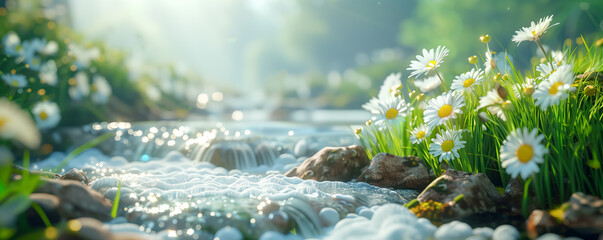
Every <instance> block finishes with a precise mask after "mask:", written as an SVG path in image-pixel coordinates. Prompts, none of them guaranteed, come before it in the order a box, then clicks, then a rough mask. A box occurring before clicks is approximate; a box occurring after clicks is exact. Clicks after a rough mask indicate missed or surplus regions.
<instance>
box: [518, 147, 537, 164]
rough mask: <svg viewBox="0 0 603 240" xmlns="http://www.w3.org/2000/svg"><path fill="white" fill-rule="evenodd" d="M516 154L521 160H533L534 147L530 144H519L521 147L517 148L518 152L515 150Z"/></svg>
mask: <svg viewBox="0 0 603 240" xmlns="http://www.w3.org/2000/svg"><path fill="white" fill-rule="evenodd" d="M515 154H516V155H517V159H519V161H520V162H522V163H528V162H530V160H532V156H534V149H533V148H532V146H531V145H529V144H522V145H521V146H519V148H517V152H515Z"/></svg>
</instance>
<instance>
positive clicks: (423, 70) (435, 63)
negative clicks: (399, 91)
mask: <svg viewBox="0 0 603 240" xmlns="http://www.w3.org/2000/svg"><path fill="white" fill-rule="evenodd" d="M448 52H449V51H448V49H446V47H444V46H438V47H437V48H436V49H435V51H434V50H433V49H430V50H429V51H427V50H426V49H423V56H421V55H417V60H418V61H417V60H412V61H410V67H409V68H407V69H406V70H413V72H412V73H410V76H408V78H411V77H414V76H421V75H422V74H427V73H428V72H430V71H431V70H434V69H436V68H438V67H439V66H440V63H442V60H443V59H444V57H446V56H447V55H448Z"/></svg>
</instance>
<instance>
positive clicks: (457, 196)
mask: <svg viewBox="0 0 603 240" xmlns="http://www.w3.org/2000/svg"><path fill="white" fill-rule="evenodd" d="M499 199H500V194H499V193H498V191H497V190H496V188H495V187H494V185H493V184H492V183H491V182H490V180H489V179H488V178H487V177H486V175H484V174H482V173H478V174H475V173H467V172H462V171H456V170H446V172H444V173H443V174H442V175H441V176H440V177H438V178H437V179H436V180H434V181H433V182H432V183H431V184H429V186H427V188H425V190H424V191H423V192H422V193H421V194H420V195H419V196H418V197H417V200H418V201H419V202H428V201H434V202H439V203H442V204H444V205H446V207H447V208H449V210H448V211H450V212H449V214H450V216H447V217H448V218H456V219H458V218H462V217H467V216H470V215H472V214H475V213H482V212H494V211H495V210H496V204H497V203H498V201H499Z"/></svg>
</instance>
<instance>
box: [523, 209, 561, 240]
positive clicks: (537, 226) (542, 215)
mask: <svg viewBox="0 0 603 240" xmlns="http://www.w3.org/2000/svg"><path fill="white" fill-rule="evenodd" d="M559 227H560V225H559V224H558V223H557V222H556V221H555V218H553V216H551V215H550V214H549V213H548V212H547V211H543V210H534V211H532V213H531V214H530V217H528V220H527V221H526V231H527V232H528V236H529V237H530V238H531V239H534V238H537V237H538V236H540V235H542V234H543V233H547V232H552V231H555V230H557V229H558V228H559Z"/></svg>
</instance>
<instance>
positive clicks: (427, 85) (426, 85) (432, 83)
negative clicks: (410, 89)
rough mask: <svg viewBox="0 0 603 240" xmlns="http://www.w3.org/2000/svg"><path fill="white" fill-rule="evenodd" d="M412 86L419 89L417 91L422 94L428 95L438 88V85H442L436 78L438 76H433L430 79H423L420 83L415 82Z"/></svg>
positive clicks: (418, 81)
mask: <svg viewBox="0 0 603 240" xmlns="http://www.w3.org/2000/svg"><path fill="white" fill-rule="evenodd" d="M414 84H415V86H416V87H418V88H419V91H421V92H423V93H428V92H431V91H433V90H434V89H436V88H438V87H439V86H440V84H442V81H440V78H438V76H436V75H433V76H431V77H427V78H425V79H423V80H422V81H421V80H415V81H414Z"/></svg>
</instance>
